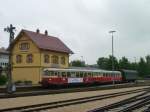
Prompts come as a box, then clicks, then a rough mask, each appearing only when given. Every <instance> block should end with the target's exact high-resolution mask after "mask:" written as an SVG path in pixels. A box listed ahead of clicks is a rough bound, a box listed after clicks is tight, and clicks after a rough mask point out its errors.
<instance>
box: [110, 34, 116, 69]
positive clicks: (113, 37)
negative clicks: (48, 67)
mask: <svg viewBox="0 0 150 112" xmlns="http://www.w3.org/2000/svg"><path fill="white" fill-rule="evenodd" d="M115 32H116V31H109V33H110V34H111V35H112V71H113V70H114V37H113V33H115Z"/></svg>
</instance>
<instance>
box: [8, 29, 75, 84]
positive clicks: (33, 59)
mask: <svg viewBox="0 0 150 112" xmlns="http://www.w3.org/2000/svg"><path fill="white" fill-rule="evenodd" d="M11 53H12V57H11V61H12V79H13V81H14V82H15V81H32V83H33V84H38V83H39V82H40V81H41V76H42V70H43V68H47V67H48V68H50V67H52V68H68V66H69V54H73V52H72V51H71V50H70V49H69V48H68V47H67V46H66V45H65V44H64V43H63V42H62V41H61V40H60V39H58V38H57V37H52V36H48V32H47V31H45V33H44V34H41V33H40V31H39V30H37V31H36V32H32V31H28V30H22V31H21V32H20V33H19V34H18V36H17V37H16V39H15V40H14V41H13V43H12V45H11Z"/></svg>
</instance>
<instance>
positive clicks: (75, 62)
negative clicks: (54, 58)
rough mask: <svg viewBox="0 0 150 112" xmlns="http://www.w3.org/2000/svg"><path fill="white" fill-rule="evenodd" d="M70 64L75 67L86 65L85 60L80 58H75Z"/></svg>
mask: <svg viewBox="0 0 150 112" xmlns="http://www.w3.org/2000/svg"><path fill="white" fill-rule="evenodd" d="M70 65H71V66H75V67H85V62H84V61H80V60H73V61H71V62H70Z"/></svg>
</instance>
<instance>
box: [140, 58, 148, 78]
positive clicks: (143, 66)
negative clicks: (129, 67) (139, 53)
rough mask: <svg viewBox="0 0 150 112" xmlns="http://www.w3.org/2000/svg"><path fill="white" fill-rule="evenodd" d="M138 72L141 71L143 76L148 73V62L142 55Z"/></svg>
mask: <svg viewBox="0 0 150 112" xmlns="http://www.w3.org/2000/svg"><path fill="white" fill-rule="evenodd" d="M138 72H139V75H140V76H142V77H144V76H145V75H146V74H147V64H146V62H145V60H144V58H142V57H141V58H140V61H139V65H138Z"/></svg>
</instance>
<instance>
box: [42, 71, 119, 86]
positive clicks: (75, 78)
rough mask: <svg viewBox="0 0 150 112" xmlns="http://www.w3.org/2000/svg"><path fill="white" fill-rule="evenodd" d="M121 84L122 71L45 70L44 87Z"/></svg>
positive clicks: (43, 76)
mask: <svg viewBox="0 0 150 112" xmlns="http://www.w3.org/2000/svg"><path fill="white" fill-rule="evenodd" d="M113 81H114V82H121V81H122V75H121V72H120V71H106V70H87V69H58V68H45V69H44V70H43V75H42V86H43V87H48V86H51V85H70V84H92V83H107V82H113Z"/></svg>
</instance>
